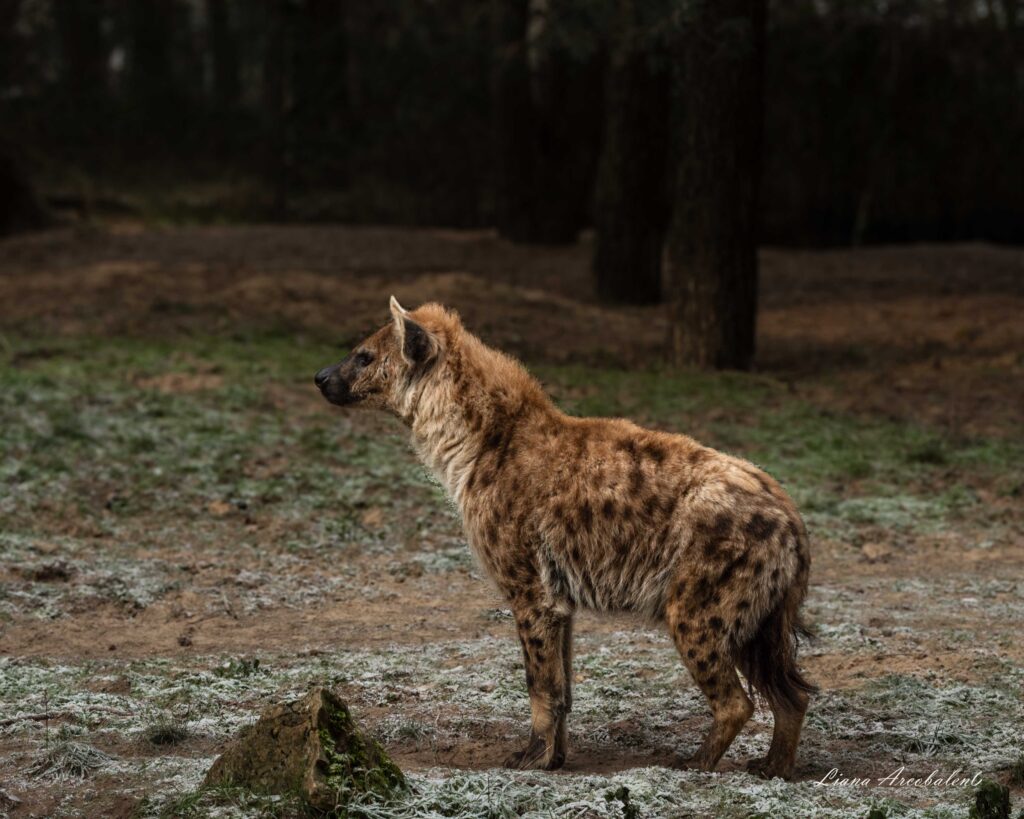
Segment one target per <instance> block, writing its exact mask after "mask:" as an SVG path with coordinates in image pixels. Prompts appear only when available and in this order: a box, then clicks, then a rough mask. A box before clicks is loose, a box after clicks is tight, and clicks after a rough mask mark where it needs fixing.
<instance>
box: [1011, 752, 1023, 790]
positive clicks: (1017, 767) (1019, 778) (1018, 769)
mask: <svg viewBox="0 0 1024 819" xmlns="http://www.w3.org/2000/svg"><path fill="white" fill-rule="evenodd" d="M1009 781H1010V785H1011V786H1012V787H1014V788H1024V754H1021V755H1020V756H1019V757H1017V761H1016V762H1014V763H1013V764H1012V765H1011V766H1010V776H1009Z"/></svg>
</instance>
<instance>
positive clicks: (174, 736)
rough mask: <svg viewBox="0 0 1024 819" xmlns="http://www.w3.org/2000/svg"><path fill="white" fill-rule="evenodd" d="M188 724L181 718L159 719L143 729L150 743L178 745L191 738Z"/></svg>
mask: <svg viewBox="0 0 1024 819" xmlns="http://www.w3.org/2000/svg"><path fill="white" fill-rule="evenodd" d="M189 735H190V734H189V730H188V725H187V724H185V723H184V722H180V721H179V720H175V719H170V718H165V719H159V720H157V721H156V722H153V723H152V724H151V725H149V726H147V727H146V729H145V731H143V736H144V737H145V738H146V742H148V743H149V744H150V745H178V744H179V743H182V742H184V741H185V740H186V739H188V738H189Z"/></svg>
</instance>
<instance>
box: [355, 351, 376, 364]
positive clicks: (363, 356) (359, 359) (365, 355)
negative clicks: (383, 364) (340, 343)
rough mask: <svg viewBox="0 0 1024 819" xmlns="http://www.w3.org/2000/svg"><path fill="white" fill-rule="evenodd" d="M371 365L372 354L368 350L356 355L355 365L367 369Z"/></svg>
mask: <svg viewBox="0 0 1024 819" xmlns="http://www.w3.org/2000/svg"><path fill="white" fill-rule="evenodd" d="M372 363H373V353H371V352H369V351H368V350H360V351H359V352H358V353H356V365H357V366H359V367H368V366H370V364H372Z"/></svg>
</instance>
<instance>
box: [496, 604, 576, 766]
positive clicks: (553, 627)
mask: <svg viewBox="0 0 1024 819" xmlns="http://www.w3.org/2000/svg"><path fill="white" fill-rule="evenodd" d="M513 612H514V613H515V617H516V625H517V627H518V629H519V642H520V643H521V644H522V646H523V659H524V661H525V664H526V687H527V688H528V689H529V692H530V713H531V719H530V739H529V741H528V742H527V745H526V747H525V748H524V749H523V750H521V751H517V752H515V753H514V754H511V755H509V757H508V758H507V759H506V760H505V767H506V768H542V769H543V770H546V771H553V770H556V769H558V768H561V767H562V765H563V764H565V754H566V750H567V735H566V724H565V723H566V715H567V714H568V712H569V709H570V708H571V707H572V615H565V614H560V613H558V612H555V611H552V610H549V609H547V610H537V609H535V608H528V607H526V606H522V607H520V606H516V605H515V604H513Z"/></svg>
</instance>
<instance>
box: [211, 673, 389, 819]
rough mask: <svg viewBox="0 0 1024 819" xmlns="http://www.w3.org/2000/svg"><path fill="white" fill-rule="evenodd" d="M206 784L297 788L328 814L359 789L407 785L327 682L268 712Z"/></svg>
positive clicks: (383, 793) (381, 793)
mask: <svg viewBox="0 0 1024 819" xmlns="http://www.w3.org/2000/svg"><path fill="white" fill-rule="evenodd" d="M203 785H204V786H209V785H234V786H238V787H244V788H247V789H249V790H251V791H253V792H256V793H268V794H282V795H283V794H294V793H298V794H299V795H300V796H301V797H302V798H303V799H305V800H306V801H307V802H308V803H309V805H310V806H311V807H312V808H314V809H315V810H317V811H323V812H333V811H335V809H336V808H338V807H340V806H343V805H345V804H346V803H347V802H348V801H349V799H350V798H351V796H353V795H354V794H363V793H370V794H374V795H375V796H378V797H380V798H387V797H389V796H391V795H392V794H393V793H394V792H395V791H399V790H404V789H405V787H406V784H405V777H404V776H403V774H402V771H401V770H400V769H399V767H398V766H397V765H395V763H394V762H392V761H391V759H390V758H389V757H388V755H387V754H386V753H384V750H383V749H382V748H381V747H380V745H378V744H377V743H376V742H375V741H374V740H372V739H370V738H369V737H367V736H366V735H365V734H363V732H362V731H360V730H359V728H358V726H356V724H355V721H354V720H353V719H352V715H351V714H350V713H349V710H348V706H346V705H345V703H344V702H342V701H341V700H340V699H339V698H338V697H337V696H336V695H335V694H333V693H332V692H331V691H329V690H327V689H325V688H314V689H312V690H311V691H310V692H309V693H308V694H306V695H305V696H304V697H302V698H301V699H299V700H296V701H294V702H289V703H285V704H283V705H274V706H271V707H269V708H267V709H266V710H264V712H263V713H262V714H261V715H260V718H259V720H258V721H257V722H256V724H255V725H252V726H249V727H248V728H244V729H243V730H242V731H241V732H240V733H239V735H238V737H237V738H235V739H234V740H233V741H232V743H231V745H230V746H229V747H228V749H227V750H226V751H225V752H224V753H223V754H221V756H220V757H218V758H217V759H216V761H214V763H213V766H212V767H211V768H210V770H209V772H208V773H207V774H206V779H205V780H204V782H203Z"/></svg>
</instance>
